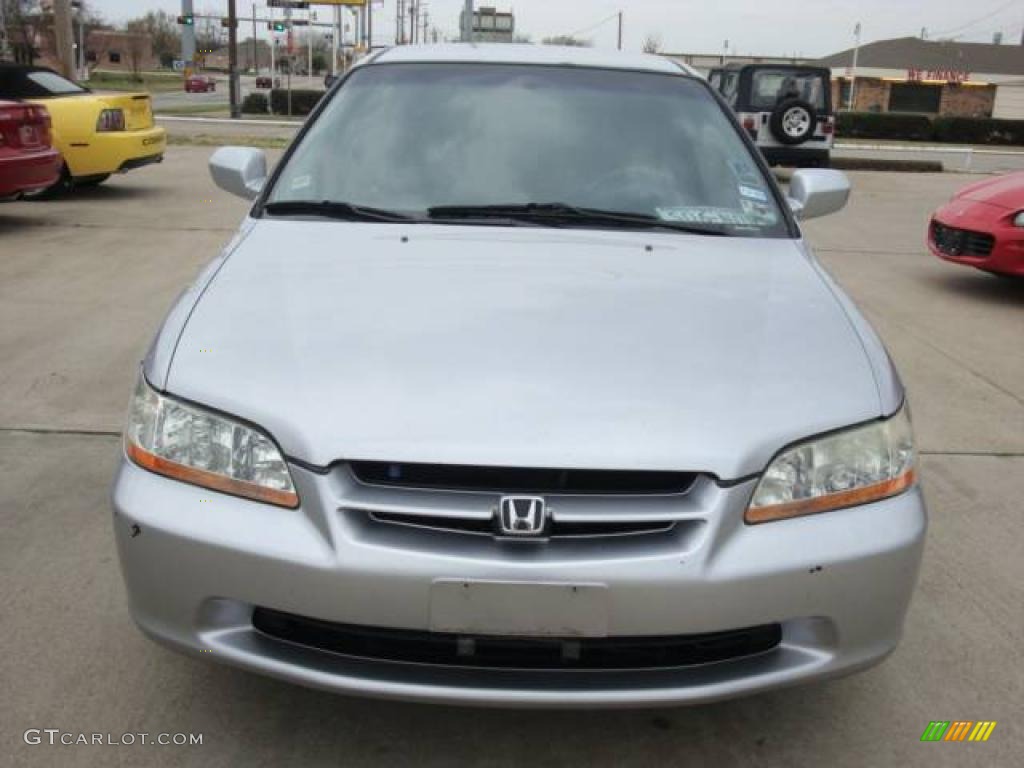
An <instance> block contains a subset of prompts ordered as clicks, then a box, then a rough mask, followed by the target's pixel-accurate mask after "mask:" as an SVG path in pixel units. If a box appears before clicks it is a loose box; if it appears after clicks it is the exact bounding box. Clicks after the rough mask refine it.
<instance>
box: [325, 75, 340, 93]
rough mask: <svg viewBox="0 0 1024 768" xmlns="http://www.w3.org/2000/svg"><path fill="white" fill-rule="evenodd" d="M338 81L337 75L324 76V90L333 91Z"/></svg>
mask: <svg viewBox="0 0 1024 768" xmlns="http://www.w3.org/2000/svg"><path fill="white" fill-rule="evenodd" d="M337 80H338V76H337V75H332V74H330V73H328V74H326V75H324V88H326V89H327V90H328V91H329V90H331V86H332V85H334V84H335V83H336V82H337Z"/></svg>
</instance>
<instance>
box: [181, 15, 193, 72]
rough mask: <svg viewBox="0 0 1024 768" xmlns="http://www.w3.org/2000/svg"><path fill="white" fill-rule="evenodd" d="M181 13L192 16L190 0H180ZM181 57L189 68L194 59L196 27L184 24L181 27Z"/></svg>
mask: <svg viewBox="0 0 1024 768" xmlns="http://www.w3.org/2000/svg"><path fill="white" fill-rule="evenodd" d="M181 15H182V16H192V15H193V14H192V0H181ZM181 58H182V60H184V62H185V66H186V67H188V68H189V69H191V67H192V62H194V61H195V60H196V28H195V27H194V26H190V25H186V26H184V27H182V28H181Z"/></svg>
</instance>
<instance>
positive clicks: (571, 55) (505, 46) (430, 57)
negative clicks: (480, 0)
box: [366, 43, 699, 77]
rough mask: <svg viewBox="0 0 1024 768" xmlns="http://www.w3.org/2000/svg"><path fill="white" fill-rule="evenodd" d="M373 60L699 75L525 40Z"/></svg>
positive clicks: (676, 65) (405, 50) (633, 57)
mask: <svg viewBox="0 0 1024 768" xmlns="http://www.w3.org/2000/svg"><path fill="white" fill-rule="evenodd" d="M366 63H367V64H368V65H372V64H398V63H402V64H405V63H409V64H413V63H415V64H427V63H476V64H536V65H547V66H566V67H588V68H592V69H622V70H631V71H641V72H659V73H662V74H672V75H679V74H685V75H691V76H693V77H699V75H698V74H697V72H696V70H694V69H692V68H690V67H688V66H687V65H685V64H683V63H682V62H678V61H675V60H674V59H668V58H665V57H664V56H655V55H651V54H646V53H622V52H621V51H606V50H601V49H598V48H584V47H573V46H561V45H531V44H524V43H449V44H443V45H402V46H398V47H395V48H389V49H387V50H386V51H383V52H382V53H379V54H377V55H376V56H374V57H373V58H372V59H371V60H369V61H367V62H366Z"/></svg>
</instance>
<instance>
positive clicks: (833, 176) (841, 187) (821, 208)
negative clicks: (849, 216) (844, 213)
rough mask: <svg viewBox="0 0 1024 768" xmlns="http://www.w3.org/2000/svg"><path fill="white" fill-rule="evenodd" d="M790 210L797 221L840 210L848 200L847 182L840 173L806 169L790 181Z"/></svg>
mask: <svg viewBox="0 0 1024 768" xmlns="http://www.w3.org/2000/svg"><path fill="white" fill-rule="evenodd" d="M787 198H788V200H789V207H790V208H792V210H793V213H794V214H795V215H796V217H797V218H798V219H801V220H806V219H816V218H818V217H819V216H828V215H829V214H830V213H835V212H836V211H839V210H842V209H843V207H844V206H845V205H846V203H847V201H848V200H849V199H850V180H849V179H848V178H847V177H846V174H845V173H843V172H842V171H832V170H826V169H821V168H807V169H802V170H799V171H795V172H794V173H793V177H792V178H791V179H790V180H789V194H788V195H787Z"/></svg>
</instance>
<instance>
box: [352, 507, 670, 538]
mask: <svg viewBox="0 0 1024 768" xmlns="http://www.w3.org/2000/svg"><path fill="white" fill-rule="evenodd" d="M368 517H369V519H370V520H371V521H372V522H375V523H379V524H385V525H404V526H409V527H412V528H426V529H430V530H433V531H439V532H442V533H469V534H475V535H477V536H496V535H500V532H499V531H498V530H497V519H496V518H493V519H487V520H482V519H477V518H458V517H453V518H444V517H425V516H422V515H402V514H395V513H391V512H370V513H368ZM675 526H676V521H674V520H667V521H663V520H641V521H630V520H608V521H607V522H573V521H566V520H558V519H553V520H551V522H550V523H549V524H548V526H547V529H546V530H545V532H544V538H548V537H551V538H560V539H564V538H595V537H599V536H642V535H645V534H662V533H669V532H670V531H671V530H672V529H673V528H674V527H675ZM531 540H533V539H524V541H531Z"/></svg>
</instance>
